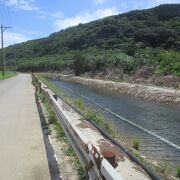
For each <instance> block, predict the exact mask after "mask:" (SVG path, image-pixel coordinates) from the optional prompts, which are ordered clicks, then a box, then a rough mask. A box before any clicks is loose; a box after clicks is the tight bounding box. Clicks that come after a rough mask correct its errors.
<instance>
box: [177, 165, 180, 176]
mask: <svg viewBox="0 0 180 180" xmlns="http://www.w3.org/2000/svg"><path fill="white" fill-rule="evenodd" d="M176 175H177V177H178V178H180V167H177V169H176Z"/></svg>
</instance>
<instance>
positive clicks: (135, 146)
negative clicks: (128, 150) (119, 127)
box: [133, 139, 140, 150]
mask: <svg viewBox="0 0 180 180" xmlns="http://www.w3.org/2000/svg"><path fill="white" fill-rule="evenodd" d="M139 146H140V142H139V140H138V139H134V140H133V147H134V149H136V150H139Z"/></svg>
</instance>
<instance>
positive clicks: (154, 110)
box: [49, 78, 180, 171]
mask: <svg viewBox="0 0 180 180" xmlns="http://www.w3.org/2000/svg"><path fill="white" fill-rule="evenodd" d="M49 80H50V79H49ZM50 81H51V84H52V83H53V84H55V85H56V86H57V87H58V88H59V89H60V91H64V93H65V94H67V95H68V96H69V97H70V99H74V100H77V99H79V98H80V99H82V100H83V101H84V103H85V105H86V107H91V108H93V109H95V110H96V111H97V112H98V113H100V114H103V116H104V117H105V118H106V120H107V121H109V122H113V123H114V124H115V125H116V128H117V129H118V130H119V132H120V136H121V138H120V143H122V142H123V140H124V142H125V144H126V145H127V146H129V147H130V146H132V140H133V138H138V139H139V140H140V151H139V152H140V154H141V155H143V156H144V157H145V158H146V159H148V160H150V161H152V162H153V163H155V164H157V163H158V164H159V163H160V164H161V168H162V169H163V171H164V169H166V167H168V166H169V164H170V166H169V167H171V165H172V166H173V169H174V170H175V169H176V167H177V166H179V164H180V159H179V158H180V154H179V151H178V150H177V149H174V148H173V147H172V146H169V145H168V144H167V143H164V142H162V141H159V139H158V138H156V137H153V136H151V135H149V134H146V133H144V132H142V131H141V130H140V129H138V128H135V127H133V126H131V125H129V124H128V123H126V122H124V121H122V119H121V118H117V116H114V115H113V114H110V113H109V112H108V111H106V109H108V110H110V111H111V112H114V109H111V108H115V109H116V112H114V113H115V114H116V115H118V116H120V117H122V118H125V119H128V120H130V121H132V122H133V123H135V124H137V125H140V126H141V127H144V128H145V129H147V128H148V129H149V128H150V129H149V130H150V131H152V132H153V133H155V134H157V135H159V136H161V137H162V138H164V139H167V140H168V141H169V142H170V143H171V142H172V143H174V144H177V146H178V147H179V142H178V138H177V137H179V135H178V133H179V130H178V129H179V124H178V123H179V118H178V117H179V116H180V115H179V114H178V113H180V111H179V107H178V106H170V105H165V104H161V103H157V102H152V101H148V100H144V99H141V98H136V97H133V96H127V95H122V94H121V95H120V94H119V95H118V96H120V97H118V96H117V94H113V93H112V92H110V91H108V90H107V89H104V90H103V91H101V90H99V89H98V88H90V87H89V86H86V85H82V84H81V83H72V82H67V81H64V80H63V81H62V80H61V81H59V78H56V80H55V79H51V80H50ZM84 93H85V94H84ZM94 93H95V94H94ZM99 95H100V98H99V97H98V96H99ZM101 96H102V97H101ZM110 96H113V98H112V97H110ZM104 98H105V100H103V99H104ZM109 98H112V99H111V100H110V101H109ZM119 98H120V99H119ZM89 99H90V101H89ZM107 99H108V100H107ZM101 101H102V104H101V106H103V109H102V108H101V107H99V106H96V105H97V104H100V103H101ZM106 101H107V102H106ZM117 101H119V102H121V104H118V103H119V102H117ZM94 102H95V103H94ZM114 102H115V104H112V103H114ZM133 106H134V107H133ZM123 111H124V112H123ZM123 113H125V114H123ZM127 114H129V117H128V116H126V115H127ZM173 115H174V117H175V118H174V117H173ZM144 117H148V118H144ZM134 120H135V121H134ZM175 122H176V123H177V124H176V123H175ZM139 123H140V124H139ZM174 132H176V133H177V134H176V133H175V134H174V135H173V133H174ZM122 139H123V140H122ZM174 170H173V171H174Z"/></svg>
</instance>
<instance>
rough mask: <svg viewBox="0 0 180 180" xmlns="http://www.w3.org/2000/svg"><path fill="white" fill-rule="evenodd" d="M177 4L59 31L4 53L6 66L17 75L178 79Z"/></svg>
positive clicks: (179, 30)
mask: <svg viewBox="0 0 180 180" xmlns="http://www.w3.org/2000/svg"><path fill="white" fill-rule="evenodd" d="M179 50H180V4H168V5H167V4H166V5H161V6H158V7H155V8H152V9H147V10H136V11H131V12H128V13H124V14H120V15H117V16H111V17H107V18H104V19H100V20H97V21H93V22H90V23H87V24H79V25H78V26H75V27H71V28H68V29H66V30H61V31H60V32H57V33H54V34H52V35H50V36H49V37H47V38H42V39H38V40H33V41H28V42H25V43H21V44H17V45H13V46H10V47H8V48H6V59H7V60H8V62H9V63H8V65H9V66H10V65H12V64H13V61H14V58H16V59H17V66H18V70H20V71H60V70H62V69H64V68H70V69H74V70H75V74H76V75H79V74H81V73H84V72H88V71H91V72H95V71H105V70H106V69H113V68H116V69H119V70H120V72H122V73H126V74H133V73H135V72H136V71H137V70H139V69H142V68H145V69H149V70H150V71H152V72H153V73H159V74H162V75H169V74H173V75H178V76H179V75H180V53H179Z"/></svg>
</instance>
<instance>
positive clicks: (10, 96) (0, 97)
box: [0, 74, 50, 180]
mask: <svg viewBox="0 0 180 180" xmlns="http://www.w3.org/2000/svg"><path fill="white" fill-rule="evenodd" d="M0 179H5V180H49V179H50V173H49V167H48V162H47V157H46V151H45V146H44V141H43V135H42V130H41V125H40V119H39V115H38V110H37V107H36V103H35V98H34V89H33V86H32V84H31V76H30V75H28V74H20V75H17V76H16V77H13V78H10V79H6V80H2V81H0Z"/></svg>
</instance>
